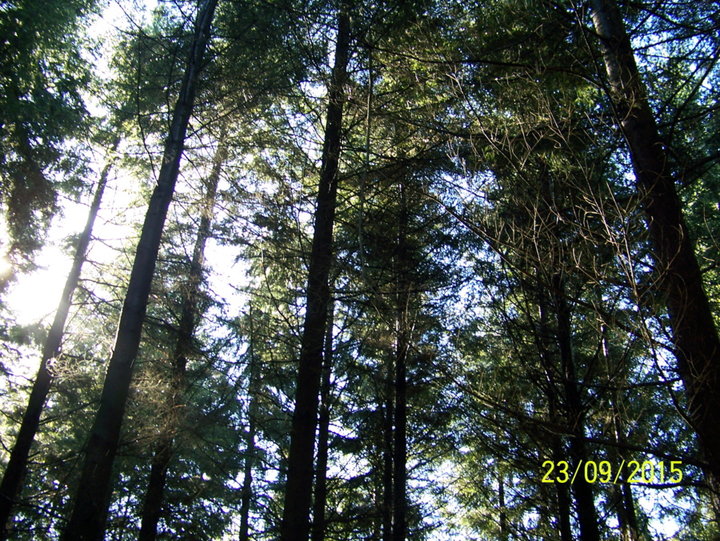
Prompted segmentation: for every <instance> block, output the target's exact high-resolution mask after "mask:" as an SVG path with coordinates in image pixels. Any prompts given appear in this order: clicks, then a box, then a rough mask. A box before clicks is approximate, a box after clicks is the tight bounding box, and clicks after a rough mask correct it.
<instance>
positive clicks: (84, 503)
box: [62, 0, 217, 541]
mask: <svg viewBox="0 0 720 541" xmlns="http://www.w3.org/2000/svg"><path fill="white" fill-rule="evenodd" d="M216 5H217V0H207V1H206V2H204V3H203V4H201V5H200V7H199V11H198V18H197V22H196V27H195V35H194V38H193V43H192V46H191V50H190V57H189V59H188V63H187V67H186V70H185V74H184V76H183V81H182V84H181V88H180V95H179V97H178V101H177V103H176V105H175V111H174V112H173V118H172V123H171V126H170V132H169V135H168V138H167V141H166V143H165V150H164V153H163V162H162V166H161V168H160V174H159V176H158V182H157V186H156V187H155V190H154V191H153V194H152V197H151V198H150V203H149V206H148V211H147V214H146V215H145V223H144V224H143V228H142V233H141V235H140V241H139V243H138V247H137V251H136V254H135V261H134V262H133V268H132V272H131V274H130V282H129V284H128V289H127V293H126V295H125V302H124V303H123V309H122V314H121V316H120V324H119V326H118V331H117V335H116V338H115V347H114V348H113V354H112V357H111V358H110V363H109V365H108V371H107V375H106V376H105V384H104V386H103V391H102V395H101V398H100V408H99V410H98V413H97V416H96V417H95V422H94V424H93V427H92V430H91V433H90V439H89V441H88V443H87V446H86V451H85V461H84V464H83V468H82V473H81V476H80V482H79V484H78V487H77V489H76V490H77V494H76V497H75V502H74V504H73V508H72V509H73V510H72V514H71V516H70V521H69V522H68V524H67V526H66V528H65V531H64V532H63V536H62V539H64V540H65V541H86V540H87V541H91V540H92V541H95V540H100V539H102V538H103V534H104V532H105V523H106V521H107V514H108V507H109V505H110V494H111V490H112V484H111V477H112V466H113V462H114V460H115V454H116V452H117V446H118V441H119V439H120V427H121V424H122V419H123V414H124V411H125V404H126V402H127V397H128V392H129V389H130V380H131V377H132V371H133V365H134V363H135V358H136V356H137V352H138V348H139V346H140V334H141V331H142V324H143V320H144V318H145V312H146V309H147V302H148V296H149V294H150V285H151V283H152V278H153V274H154V271H155V263H156V261H157V255H158V250H159V248H160V238H161V235H162V231H163V226H164V224H165V217H166V215H167V210H168V207H169V206H170V201H171V200H172V196H173V192H174V190H175V183H176V181H177V177H178V172H179V168H180V159H181V156H182V152H183V149H184V143H185V135H186V132H187V126H188V122H189V120H190V114H191V112H192V109H193V104H194V100H195V91H196V86H197V80H198V76H199V74H200V70H201V68H202V61H203V56H204V53H205V47H206V45H207V42H208V39H209V33H210V23H211V21H212V18H213V14H214V12H215V6H216Z"/></svg>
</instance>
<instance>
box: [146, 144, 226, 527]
mask: <svg viewBox="0 0 720 541" xmlns="http://www.w3.org/2000/svg"><path fill="white" fill-rule="evenodd" d="M224 139H225V132H224V130H222V131H221V134H220V142H219V144H218V148H217V150H216V151H215V156H214V158H213V165H212V170H211V171H210V175H209V177H208V180H207V183H206V192H205V200H204V202H203V211H202V215H201V217H200V224H199V227H198V233H197V237H196V239H195V246H194V247H193V255H192V260H191V262H190V271H189V273H188V277H187V283H186V284H185V287H184V288H183V292H182V309H181V313H180V324H179V327H178V336H177V341H176V343H175V349H174V351H173V357H172V363H173V365H172V376H171V377H172V382H171V384H170V385H171V392H170V396H169V403H168V404H167V407H168V412H169V414H168V415H169V419H168V422H167V423H166V426H167V432H166V433H165V434H163V435H162V436H161V440H160V442H159V444H158V447H157V449H156V451H155V455H154V457H153V461H152V466H151V469H150V479H149V483H148V488H147V491H146V493H145V500H144V502H143V509H142V519H141V525H140V535H139V537H138V540H139V541H154V540H155V538H156V536H157V524H158V521H159V520H160V514H161V510H162V502H163V494H164V492H165V482H166V480H167V469H168V466H169V465H170V460H171V459H172V456H173V446H174V440H175V431H176V430H177V428H178V426H179V425H180V424H181V422H180V418H179V415H180V414H179V413H178V412H181V411H182V408H183V395H184V394H185V389H186V387H187V381H186V379H187V377H186V366H187V356H188V355H189V354H190V353H191V352H192V349H193V348H192V341H193V335H194V334H195V327H196V326H197V302H198V296H199V294H200V286H201V284H202V273H203V265H204V262H205V245H206V243H207V240H208V238H209V237H210V233H211V229H212V215H213V209H214V207H215V196H216V194H217V188H218V183H219V182H220V171H221V169H222V166H223V163H224V162H225V160H226V159H227V146H226V145H225V141H224Z"/></svg>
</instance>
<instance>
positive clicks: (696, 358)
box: [590, 0, 720, 490]
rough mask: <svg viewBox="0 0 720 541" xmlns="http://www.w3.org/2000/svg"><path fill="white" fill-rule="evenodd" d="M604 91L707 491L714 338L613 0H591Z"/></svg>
mask: <svg viewBox="0 0 720 541" xmlns="http://www.w3.org/2000/svg"><path fill="white" fill-rule="evenodd" d="M590 4H591V7H592V20H593V23H594V26H595V31H596V32H597V34H598V37H599V38H600V48H601V52H602V56H603V60H604V62H605V69H606V74H607V79H608V83H609V87H610V97H611V99H612V102H613V105H614V107H615V111H616V115H617V122H618V124H619V125H620V128H621V129H622V132H623V135H624V136H625V139H626V141H627V144H628V147H629V149H630V158H631V160H632V164H633V170H634V173H635V178H636V183H637V188H638V192H639V193H640V195H641V198H642V201H643V204H644V207H645V213H646V215H647V220H648V224H649V230H650V237H651V239H652V242H653V245H654V248H655V250H654V257H655V259H656V261H657V266H658V274H659V276H660V282H659V288H660V289H661V292H662V295H663V297H664V299H665V302H666V303H667V309H668V314H669V316H670V324H671V326H672V332H673V342H674V345H675V356H676V358H677V363H678V370H679V372H680V375H681V377H682V379H683V383H684V385H685V389H686V392H687V398H688V417H689V419H690V421H691V423H692V425H693V428H694V429H695V431H696V432H697V434H698V436H699V441H700V445H701V448H702V450H703V451H704V453H705V455H706V458H707V461H708V465H709V472H710V476H711V484H712V485H714V488H715V490H717V489H718V487H720V423H718V422H717V412H718V411H720V340H719V339H718V333H717V329H716V327H715V322H714V319H713V313H712V311H711V309H710V304H709V303H708V298H707V295H706V293H705V290H704V286H703V280H702V273H701V271H700V266H699V264H698V261H697V258H696V256H695V251H694V246H693V243H692V241H691V239H690V236H689V233H688V228H687V225H686V224H685V220H684V217H683V213H682V207H681V202H680V198H679V197H678V194H677V190H676V187H675V179H674V178H673V175H672V173H671V171H670V167H669V161H670V160H669V153H668V151H667V150H666V148H665V146H664V144H663V142H662V140H661V139H660V135H659V132H658V127H657V123H656V121H655V118H654V117H653V113H652V111H651V109H650V105H649V103H648V99H647V95H646V91H645V88H644V85H643V83H642V81H641V79H640V74H639V73H638V69H637V64H636V63H635V58H634V56H633V50H632V46H631V44H630V39H629V38H628V35H627V32H626V30H625V25H624V22H623V20H622V16H621V14H620V11H619V9H618V7H617V4H616V3H615V2H614V1H613V0H592V1H591V3H590Z"/></svg>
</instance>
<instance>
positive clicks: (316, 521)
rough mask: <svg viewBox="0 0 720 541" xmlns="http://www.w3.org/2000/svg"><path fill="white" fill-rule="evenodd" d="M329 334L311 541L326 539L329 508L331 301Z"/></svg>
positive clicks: (326, 342) (323, 383)
mask: <svg viewBox="0 0 720 541" xmlns="http://www.w3.org/2000/svg"><path fill="white" fill-rule="evenodd" d="M329 312H330V313H329V315H328V324H327V332H326V334H325V358H324V359H323V375H322V384H321V386H320V415H319V416H318V451H317V460H316V465H315V500H314V501H313V521H312V530H311V535H310V539H311V540H312V541H322V540H323V539H325V529H326V524H325V509H326V507H327V464H328V451H329V447H328V440H329V436H330V391H331V389H330V383H331V376H332V363H333V320H334V318H335V311H334V303H333V301H332V300H331V301H330V310H329Z"/></svg>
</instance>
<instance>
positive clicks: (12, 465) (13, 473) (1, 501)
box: [0, 138, 120, 540]
mask: <svg viewBox="0 0 720 541" xmlns="http://www.w3.org/2000/svg"><path fill="white" fill-rule="evenodd" d="M119 144H120V139H119V138H116V139H115V140H114V141H113V143H112V146H111V150H110V153H111V154H114V153H115V151H116V150H117V147H118V145H119ZM113 162H114V157H110V158H109V159H108V160H107V164H106V165H105V167H104V169H103V170H102V173H101V174H100V179H99V180H98V184H97V187H96V188H95V195H94V196H93V201H92V203H91V205H90V211H89V213H88V218H87V222H86V223H85V229H83V232H82V233H81V235H80V238H79V239H78V243H77V247H76V248H75V256H74V258H73V263H72V267H71V268H70V272H69V274H68V276H67V279H66V281H65V288H64V289H63V292H62V296H61V297H60V302H59V304H58V308H57V311H56V312H55V319H54V320H53V323H52V326H51V327H50V330H49V331H48V334H47V337H46V338H45V343H44V344H43V350H42V358H41V360H40V367H39V368H38V372H37V375H36V376H35V381H34V382H33V387H32V391H31V392H30V398H29V400H28V405H27V407H26V408H25V413H24V415H23V419H22V423H21V425H20V430H19V432H18V435H17V438H16V439H15V445H14V446H13V448H12V451H11V453H10V460H9V461H8V464H7V467H6V468H5V473H4V474H3V479H2V484H0V539H3V540H4V539H6V538H7V535H8V533H9V532H8V531H7V529H6V528H8V527H9V524H8V523H9V522H10V520H11V518H12V507H13V505H14V504H15V502H16V500H17V498H18V496H19V494H20V487H21V485H22V480H23V477H24V476H25V470H26V468H27V461H28V456H29V454H30V448H31V446H32V443H33V441H34V439H35V434H36V433H37V431H38V428H39V426H40V415H41V414H42V410H43V407H44V406H45V400H46V399H47V395H48V393H49V392H50V385H51V384H52V379H53V378H52V373H51V371H50V368H49V367H48V362H49V361H50V360H51V359H53V358H55V357H57V356H58V355H59V354H60V347H61V344H62V339H63V334H64V332H65V324H66V322H67V317H68V313H69V311H70V305H71V303H72V296H73V294H74V292H75V289H76V288H77V285H78V282H79V280H80V272H81V270H82V265H83V263H84V262H85V255H86V253H87V249H88V246H89V244H90V239H91V237H92V230H93V226H94V225H95V219H96V218H97V215H98V211H99V210H100V203H101V201H102V196H103V193H104V191H105V186H106V185H107V180H108V176H109V174H110V169H111V167H112V164H113Z"/></svg>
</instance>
